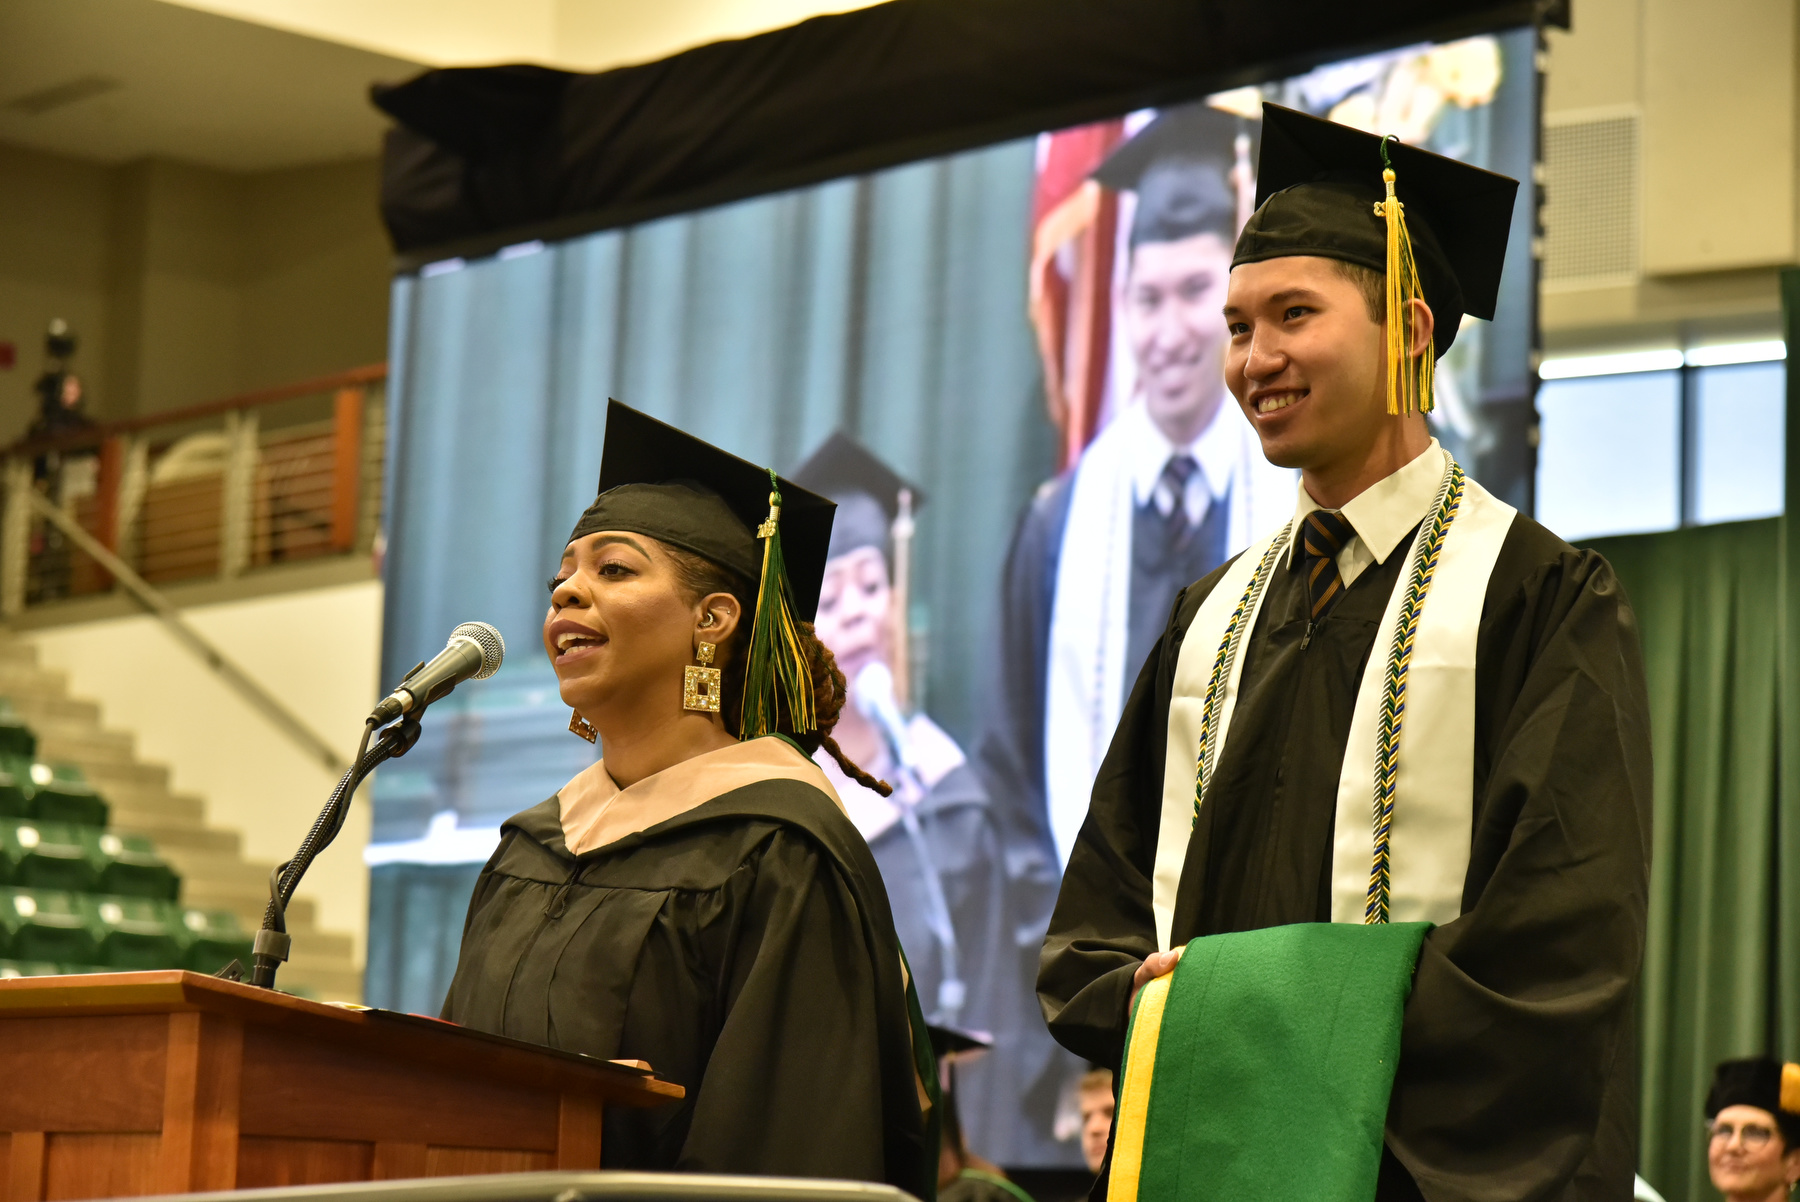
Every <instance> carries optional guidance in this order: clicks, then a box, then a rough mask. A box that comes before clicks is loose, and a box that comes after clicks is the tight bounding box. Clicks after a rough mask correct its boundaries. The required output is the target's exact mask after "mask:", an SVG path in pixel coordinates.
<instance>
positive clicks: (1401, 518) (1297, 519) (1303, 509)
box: [1288, 438, 1445, 588]
mask: <svg viewBox="0 0 1800 1202" xmlns="http://www.w3.org/2000/svg"><path fill="white" fill-rule="evenodd" d="M1444 461H1445V455H1444V448H1443V447H1441V446H1439V445H1438V440H1437V439H1435V438H1434V439H1432V440H1431V445H1430V446H1428V447H1426V448H1425V450H1423V451H1421V452H1420V453H1419V454H1418V455H1417V456H1416V457H1414V459H1413V460H1412V461H1411V462H1410V463H1408V464H1406V466H1404V467H1402V468H1400V469H1398V470H1397V471H1394V472H1392V473H1391V474H1389V475H1387V476H1385V477H1383V478H1382V479H1380V480H1378V481H1376V482H1375V483H1374V484H1371V485H1370V486H1369V487H1368V488H1365V489H1364V490H1363V491H1362V492H1360V493H1358V494H1357V495H1356V496H1354V497H1352V498H1351V499H1350V500H1349V501H1347V502H1345V504H1344V507H1343V508H1342V509H1340V510H1338V512H1339V513H1341V514H1343V515H1344V519H1345V520H1346V521H1348V522H1349V523H1350V525H1351V527H1352V528H1353V529H1355V531H1356V537H1354V538H1352V539H1351V540H1350V541H1349V542H1348V543H1346V544H1344V549H1343V550H1342V551H1340V552H1338V573H1339V575H1341V576H1342V577H1343V578H1344V586H1345V587H1346V588H1348V587H1349V586H1350V584H1351V583H1352V582H1354V581H1355V579H1356V577H1358V576H1360V575H1362V573H1363V570H1364V569H1365V568H1367V567H1368V566H1369V565H1370V564H1376V563H1386V562H1387V557H1388V556H1389V555H1392V554H1393V553H1394V548H1395V547H1397V546H1399V545H1400V541H1401V540H1402V539H1404V538H1405V537H1406V536H1407V534H1408V533H1409V532H1410V531H1411V530H1412V528H1413V527H1415V526H1417V525H1418V524H1419V523H1420V522H1422V521H1424V520H1425V515H1426V514H1427V513H1429V512H1431V505H1432V502H1433V501H1436V500H1437V491H1438V486H1439V485H1440V484H1442V483H1443V482H1444ZM1299 492H1300V500H1299V504H1298V505H1297V506H1296V507H1295V509H1294V526H1295V528H1296V529H1298V528H1299V525H1300V523H1301V522H1303V521H1305V520H1306V515H1307V514H1309V513H1311V512H1312V511H1313V510H1315V509H1320V508H1323V506H1321V505H1320V504H1319V503H1318V502H1317V501H1315V500H1313V498H1312V494H1311V493H1309V492H1307V491H1306V484H1305V482H1304V481H1302V482H1301V484H1300V489H1299ZM1299 542H1300V540H1299V539H1295V540H1293V545H1292V546H1290V547H1289V549H1288V562H1289V563H1290V564H1291V563H1292V562H1293V558H1294V555H1295V554H1297V551H1296V549H1295V548H1297V547H1298V546H1299Z"/></svg>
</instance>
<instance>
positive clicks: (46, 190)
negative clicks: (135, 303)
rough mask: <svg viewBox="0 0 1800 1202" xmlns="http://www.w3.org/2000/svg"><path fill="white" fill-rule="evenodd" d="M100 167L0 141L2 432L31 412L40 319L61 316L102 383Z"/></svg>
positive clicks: (39, 361) (12, 432)
mask: <svg viewBox="0 0 1800 1202" xmlns="http://www.w3.org/2000/svg"><path fill="white" fill-rule="evenodd" d="M110 175H111V173H110V172H109V171H108V170H107V169H106V168H104V167H100V166H96V165H94V164H91V163H83V162H79V161H77V160H74V159H65V158H58V157H56V156H53V155H47V154H38V153H36V152H35V151H30V150H20V149H17V148H15V147H11V146H5V145H0V339H4V340H6V341H10V342H12V343H14V344H16V346H17V347H18V363H17V365H16V366H15V367H14V368H13V369H12V370H11V371H0V440H5V441H10V440H11V439H12V438H14V437H15V436H17V435H18V433H19V432H20V431H22V430H23V429H24V428H25V426H26V424H27V423H28V422H29V421H30V417H31V414H32V412H33V411H34V410H35V409H36V405H37V401H36V397H35V395H34V394H33V393H32V391H31V385H32V381H34V380H35V379H36V378H37V375H38V372H39V371H41V370H42V368H43V346H44V329H45V327H46V326H48V325H49V324H50V319H51V318H52V317H64V318H67V319H68V320H69V321H70V322H72V323H73V324H74V325H75V328H76V329H77V330H79V331H80V332H81V334H82V339H83V346H82V360H83V362H84V364H86V365H88V367H89V368H90V370H91V372H92V374H93V375H95V376H96V377H97V380H96V383H97V384H98V385H99V386H100V387H102V388H103V387H104V384H105V381H104V375H105V369H104V363H105V359H106V353H107V343H106V322H105V314H106V280H107V270H108V267H107V243H108V238H107V224H108V212H107V205H108V195H109V192H108V183H109V178H110Z"/></svg>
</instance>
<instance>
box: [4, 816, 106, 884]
mask: <svg viewBox="0 0 1800 1202" xmlns="http://www.w3.org/2000/svg"><path fill="white" fill-rule="evenodd" d="M99 841H100V832H98V831H96V830H94V829H93V828H91V827H78V826H70V825H68V824H67V823H62V822H38V821H35V820H32V821H20V820H19V819H16V818H8V819H0V879H3V880H4V881H5V882H6V883H7V884H9V885H21V886H25V887H28V888H32V889H65V890H70V891H73V892H76V893H86V892H90V891H92V890H94V889H97V888H99V886H100V870H101V867H102V865H103V863H104V860H103V858H102V857H101V855H100V847H99Z"/></svg>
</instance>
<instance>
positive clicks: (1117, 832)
mask: <svg viewBox="0 0 1800 1202" xmlns="http://www.w3.org/2000/svg"><path fill="white" fill-rule="evenodd" d="M1409 545H1410V536H1409V537H1408V538H1407V539H1403V540H1402V541H1401V544H1400V548H1401V550H1402V551H1403V550H1404V548H1405V547H1407V546H1409ZM1406 558H1407V557H1406V555H1405V554H1403V553H1399V552H1396V553H1394V554H1390V555H1389V556H1388V557H1387V560H1386V562H1385V563H1381V564H1374V565H1371V566H1370V567H1369V568H1367V569H1366V570H1365V571H1364V572H1363V573H1362V574H1361V575H1359V576H1358V577H1357V578H1356V580H1355V581H1354V582H1353V583H1352V584H1351V586H1350V587H1349V589H1348V590H1347V591H1346V592H1345V593H1344V595H1343V598H1342V600H1340V601H1339V602H1338V603H1337V605H1336V606H1335V608H1333V609H1332V610H1330V611H1329V613H1328V614H1327V616H1326V617H1325V619H1324V620H1323V621H1322V622H1321V623H1320V624H1319V626H1318V627H1317V629H1316V630H1315V632H1314V634H1313V637H1312V638H1311V640H1310V645H1308V644H1307V642H1306V640H1305V634H1306V628H1307V624H1306V613H1307V608H1308V606H1307V601H1306V589H1305V584H1304V581H1303V580H1302V579H1301V574H1300V572H1299V570H1298V565H1297V562H1296V564H1295V565H1287V566H1283V567H1281V568H1278V569H1277V570H1276V571H1275V572H1274V573H1273V574H1272V575H1271V577H1270V581H1269V586H1268V595H1267V597H1266V599H1265V600H1264V602H1263V607H1262V612H1261V613H1260V614H1259V615H1258V616H1257V621H1256V626H1255V629H1254V632H1253V634H1252V637H1251V639H1250V640H1249V641H1248V642H1247V643H1246V644H1245V646H1244V652H1243V654H1244V666H1243V670H1242V685H1241V688H1240V693H1239V699H1238V703H1237V709H1236V712H1235V713H1234V714H1233V716H1232V720H1231V734H1230V738H1229V739H1228V740H1227V741H1226V745H1225V751H1224V754H1223V755H1222V756H1221V757H1220V761H1219V766H1218V769H1217V771H1216V773H1215V774H1214V776H1213V779H1212V782H1211V783H1210V784H1209V786H1208V788H1207V793H1206V797H1205V799H1204V801H1203V804H1202V805H1201V807H1200V813H1199V816H1198V818H1197V820H1196V822H1195V824H1194V832H1193V837H1192V839H1191V841H1190V842H1189V844H1188V850H1187V858H1186V861H1185V863H1184V865H1183V868H1182V873H1181V883H1180V887H1179V889H1178V891H1177V895H1176V898H1175V911H1174V922H1173V930H1172V932H1171V945H1172V946H1180V945H1182V944H1185V943H1187V942H1188V941H1189V940H1190V939H1193V938H1196V937H1198V936H1201V935H1212V934H1217V933H1220V932H1224V931H1243V930H1256V929H1260V928H1263V927H1270V926H1279V925H1282V924H1285V923H1294V922H1312V921H1325V920H1328V919H1329V917H1330V913H1331V904H1330V898H1331V858H1332V832H1333V823H1334V821H1335V816H1336V808H1337V785H1338V775H1339V772H1340V770H1341V768H1342V765H1343V756H1344V745H1345V743H1346V741H1347V740H1348V737H1349V730H1350V715H1351V710H1352V708H1353V706H1354V704H1355V700H1356V689H1357V685H1358V682H1359V681H1360V680H1361V678H1362V672H1363V670H1364V665H1365V664H1367V663H1368V660H1369V656H1370V652H1371V650H1372V648H1373V644H1374V641H1375V629H1376V625H1377V623H1379V622H1380V620H1381V616H1382V613H1383V611H1384V610H1385V608H1386V606H1387V603H1388V598H1389V597H1390V595H1391V594H1392V592H1393V589H1394V584H1395V581H1396V580H1397V579H1398V577H1399V574H1400V572H1401V570H1402V567H1403V565H1404V563H1405V561H1406ZM1224 572H1225V568H1220V569H1219V570H1218V571H1216V572H1214V573H1212V574H1211V575H1210V576H1208V577H1206V578H1205V579H1204V580H1201V581H1200V582H1198V583H1197V584H1194V585H1192V586H1190V587H1189V588H1188V589H1186V590H1185V591H1184V592H1183V593H1182V595H1181V596H1180V597H1179V598H1177V600H1176V602H1175V608H1174V612H1173V613H1172V614H1171V615H1170V619H1169V624H1168V627H1167V629H1166V630H1165V631H1164V633H1163V636H1162V639H1161V641H1160V642H1159V643H1158V644H1157V646H1156V649H1155V650H1154V651H1153V652H1152V653H1151V655H1150V658H1149V659H1148V661H1147V662H1146V663H1145V664H1144V668H1143V671H1142V673H1141V674H1140V675H1139V677H1138V681H1137V685H1136V687H1135V688H1134V689H1133V691H1132V694H1131V697H1130V700H1129V701H1128V702H1127V703H1126V706H1125V710H1124V713H1123V716H1122V717H1121V718H1120V721H1119V729H1118V732H1117V734H1116V735H1115V736H1114V738H1113V742H1112V746H1111V748H1110V749H1109V750H1108V752H1107V756H1106V759H1105V761H1104V762H1103V763H1102V765H1101V768H1100V774H1099V777H1098V779H1097V780H1096V782H1095V784H1094V794H1093V801H1092V805H1091V807H1090V808H1089V810H1088V816H1087V819H1086V822H1085V824H1084V825H1083V827H1082V829H1081V833H1080V835H1079V837H1078V838H1077V840H1076V843H1075V847H1074V849H1073V851H1072V853H1071V855H1070V857H1069V864H1068V868H1067V870H1066V872H1065V874H1064V877H1063V886H1062V893H1061V895H1060V897H1059V898H1058V901H1057V907H1056V911H1055V914H1054V916H1053V918H1052V920H1051V924H1050V934H1049V938H1048V939H1047V940H1046V942H1045V944H1044V952H1043V958H1042V961H1041V968H1040V972H1039V976H1038V995H1039V998H1040V1000H1041V1001H1042V1002H1043V1005H1044V1012H1045V1015H1046V1017H1047V1018H1048V1019H1049V1021H1050V1028H1051V1032H1052V1034H1054V1035H1055V1036H1056V1038H1057V1039H1058V1040H1059V1041H1060V1042H1061V1043H1062V1044H1063V1045H1064V1046H1065V1047H1067V1048H1069V1049H1070V1050H1071V1051H1073V1052H1076V1053H1077V1054H1079V1055H1083V1056H1087V1057H1089V1058H1090V1059H1093V1060H1096V1061H1100V1062H1102V1063H1106V1064H1112V1065H1117V1064H1118V1063H1119V1059H1120V1055H1121V1051H1122V1047H1123V1042H1124V1037H1125V1017H1126V1005H1127V1001H1128V998H1129V997H1130V993H1131V978H1132V973H1133V972H1134V971H1135V970H1136V967H1137V965H1138V963H1139V961H1141V960H1142V959H1143V958H1144V957H1145V956H1146V955H1148V954H1149V953H1151V952H1154V951H1156V950H1157V949H1156V934H1155V927H1154V924H1153V920H1152V917H1151V872H1152V868H1153V865H1154V863H1155V860H1156V836H1157V830H1158V823H1159V821H1160V816H1161V811H1162V792H1163V762H1164V750H1165V748H1166V746H1167V742H1168V728H1169V697H1170V693H1171V692H1172V690H1173V687H1174V678H1175V666H1176V661H1177V657H1178V656H1179V655H1180V652H1181V644H1182V640H1183V636H1184V635H1185V634H1186V633H1187V629H1188V626H1189V624H1190V623H1191V622H1193V620H1194V616H1195V614H1196V613H1197V612H1198V610H1199V608H1200V603H1201V601H1202V600H1204V599H1205V597H1206V596H1207V594H1208V593H1209V592H1211V590H1212V589H1213V587H1214V586H1215V585H1216V584H1217V583H1218V581H1219V579H1220V577H1221V576H1222V575H1223V574H1224ZM1473 795H1474V813H1473V815H1472V824H1471V825H1472V830H1471V836H1472V838H1471V845H1470V855H1469V869H1468V875H1467V877H1466V879H1465V884H1464V887H1463V900H1462V917H1460V918H1458V919H1457V920H1456V921H1454V922H1450V923H1447V924H1445V925H1443V926H1441V927H1438V928H1437V929H1436V930H1434V931H1432V932H1431V933H1430V934H1429V935H1428V936H1427V937H1426V940H1425V947H1424V950H1423V952H1422V954H1421V956H1420V959H1419V968H1418V973H1417V976H1416V977H1415V979H1414V983H1413V992H1412V996H1411V998H1410V1000H1409V1001H1408V1003H1407V1006H1406V1014H1405V1020H1404V1023H1403V1027H1402V1033H1401V1050H1400V1065H1399V1071H1398V1076H1397V1078H1396V1080H1395V1083H1394V1094H1393V1100H1392V1104H1391V1106H1390V1108H1389V1112H1388V1130H1387V1143H1388V1146H1389V1148H1390V1149H1392V1151H1393V1153H1394V1154H1397V1155H1398V1156H1399V1158H1400V1160H1401V1161H1403V1162H1404V1163H1405V1165H1406V1166H1407V1168H1408V1169H1410V1170H1411V1173H1412V1175H1413V1177H1415V1178H1417V1187H1416V1188H1417V1190H1422V1191H1423V1194H1424V1196H1425V1197H1426V1198H1428V1199H1431V1200H1432V1202H1439V1200H1443V1199H1454V1200H1459V1202H1460V1200H1462V1199H1490V1198H1491V1199H1524V1198H1531V1199H1559V1200H1574V1199H1582V1200H1584V1202H1585V1200H1588V1199H1592V1200H1594V1202H1612V1200H1614V1199H1620V1198H1627V1197H1630V1194H1631V1180H1632V1173H1633V1169H1634V1167H1635V1165H1636V1162H1637V1154H1636V1153H1637V1087H1636V1080H1635V1072H1634V1065H1635V1061H1636V1056H1637V1048H1636V1044H1635V1040H1634V1039H1633V1038H1632V1024H1631V1021H1630V1013H1631V997H1632V990H1633V986H1634V983H1635V981H1636V978H1637V972H1638V965H1639V961H1640V959H1641V958H1642V955H1643V949H1644V924H1645V911H1646V905H1647V896H1648V878H1649V859H1650V730H1649V705H1648V701H1647V698H1646V695H1645V684H1644V671H1643V664H1642V660H1641V656H1640V653H1639V649H1638V638H1637V624H1636V620H1635V619H1634V618H1633V616H1632V613H1631V608H1630V606H1629V604H1628V603H1627V602H1626V600H1625V596H1624V594H1623V592H1622V591H1621V590H1620V587H1619V583H1618V580H1617V578H1616V577H1615V576H1614V575H1613V572H1612V569H1611V568H1610V567H1609V566H1608V565H1607V563H1606V561H1605V560H1604V559H1602V558H1601V557H1600V556H1599V555H1597V554H1595V553H1594V552H1591V551H1577V550H1575V549H1574V548H1573V547H1571V546H1569V545H1568V544H1567V543H1565V542H1563V541H1562V540H1561V539H1559V538H1557V537H1556V536H1555V535H1554V534H1552V533H1550V532H1549V531H1548V530H1546V529H1545V528H1544V527H1542V526H1540V525H1539V524H1538V523H1536V522H1534V521H1532V520H1531V519H1529V518H1526V517H1524V516H1522V515H1521V516H1519V517H1517V518H1516V519H1514V521H1513V524H1512V527H1511V529H1510V530H1509V531H1508V533H1507V536H1506V538H1505V541H1504V542H1503V544H1502V546H1501V550H1500V556H1499V559H1498V561H1497V562H1496V563H1495V565H1494V570H1493V574H1492V575H1491V576H1490V577H1489V580H1488V588H1487V593H1486V596H1485V598H1484V600H1483V605H1482V612H1481V624H1480V628H1479V633H1478V635H1477V642H1476V662H1475V781H1474V794H1473ZM1396 1170H1397V1166H1396V1165H1395V1164H1394V1163H1393V1160H1392V1159H1391V1158H1390V1159H1388V1161H1387V1162H1386V1163H1385V1164H1384V1166H1383V1185H1382V1189H1381V1192H1380V1194H1379V1197H1380V1198H1382V1199H1384V1200H1385V1199H1390V1198H1392V1199H1404V1198H1408V1197H1413V1198H1416V1197H1418V1196H1419V1194H1418V1192H1415V1186H1414V1183H1413V1181H1411V1180H1408V1179H1406V1174H1405V1173H1401V1172H1397V1171H1396Z"/></svg>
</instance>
